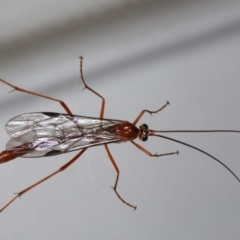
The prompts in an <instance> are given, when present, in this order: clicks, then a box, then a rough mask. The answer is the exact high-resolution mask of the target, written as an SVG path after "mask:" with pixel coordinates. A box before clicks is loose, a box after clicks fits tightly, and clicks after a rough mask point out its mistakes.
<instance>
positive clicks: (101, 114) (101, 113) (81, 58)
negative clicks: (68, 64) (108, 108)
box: [79, 57, 105, 118]
mask: <svg viewBox="0 0 240 240" xmlns="http://www.w3.org/2000/svg"><path fill="white" fill-rule="evenodd" d="M79 58H80V76H81V79H82V82H83V84H84V89H85V88H87V89H88V90H89V91H91V92H93V93H94V94H96V95H97V96H98V97H100V98H101V99H102V106H101V111H100V118H103V115H104V108H105V99H104V97H102V96H101V95H100V94H99V93H97V92H96V91H94V90H93V89H92V88H90V87H89V86H88V85H87V84H86V82H85V80H84V78H83V71H82V62H83V57H79Z"/></svg>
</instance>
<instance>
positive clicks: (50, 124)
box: [5, 112, 123, 157]
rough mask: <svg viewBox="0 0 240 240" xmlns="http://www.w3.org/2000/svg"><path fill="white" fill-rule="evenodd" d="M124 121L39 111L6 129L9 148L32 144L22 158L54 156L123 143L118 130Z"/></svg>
mask: <svg viewBox="0 0 240 240" xmlns="http://www.w3.org/2000/svg"><path fill="white" fill-rule="evenodd" d="M122 122H123V121H120V120H112V119H102V120H100V119H99V118H91V117H84V116H77V115H74V116H70V115H68V114H61V113H51V112H37V113H26V114H22V115H19V116H17V117H14V118H12V119H11V120H9V121H8V122H7V123H6V126H5V129H6V131H7V133H8V134H9V135H10V136H11V139H10V140H9V142H8V143H7V145H6V149H8V150H9V149H12V148H14V147H18V146H21V145H26V144H28V147H29V148H30V149H31V150H30V151H29V152H28V153H26V154H25V155H23V156H22V157H43V156H52V155H57V154H61V153H65V152H70V151H75V150H79V149H81V148H84V147H92V146H96V145H101V144H104V143H111V142H120V141H122V140H123V139H122V137H121V136H118V135H116V134H115V133H114V129H115V128H116V127H117V126H118V125H119V124H121V123H122Z"/></svg>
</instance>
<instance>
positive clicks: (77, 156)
mask: <svg viewBox="0 0 240 240" xmlns="http://www.w3.org/2000/svg"><path fill="white" fill-rule="evenodd" d="M86 150H87V148H84V149H83V150H82V151H81V152H79V153H78V154H77V155H76V156H74V157H73V158H72V159H71V160H70V161H69V162H67V163H66V164H64V165H63V166H62V167H60V168H59V169H58V170H57V171H55V172H53V173H51V174H49V175H48V176H47V177H45V178H43V179H41V180H40V181H38V182H36V183H34V184H33V185H31V186H30V187H28V188H25V189H23V190H22V191H20V192H19V193H17V195H16V196H15V197H14V198H13V199H12V200H10V201H9V202H8V203H7V204H6V205H5V206H4V207H2V208H1V209H0V212H2V211H3V210H4V209H6V208H7V207H8V206H9V205H10V204H11V203H12V202H13V201H15V200H16V199H17V198H18V197H21V196H22V195H23V194H25V193H26V192H28V191H29V190H31V189H32V188H34V187H36V186H37V185H40V184H41V183H43V182H45V181H46V180H48V179H49V178H51V177H53V176H54V175H56V174H57V173H60V172H62V171H64V170H65V169H66V168H67V167H69V166H70V165H71V164H72V163H74V162H75V161H76V160H77V159H78V158H79V157H80V156H81V155H82V154H83V153H84V152H85V151H86Z"/></svg>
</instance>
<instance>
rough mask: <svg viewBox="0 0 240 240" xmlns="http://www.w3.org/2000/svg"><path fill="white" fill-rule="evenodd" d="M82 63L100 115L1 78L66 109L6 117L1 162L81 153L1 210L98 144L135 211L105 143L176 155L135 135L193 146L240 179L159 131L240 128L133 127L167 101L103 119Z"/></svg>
mask: <svg viewBox="0 0 240 240" xmlns="http://www.w3.org/2000/svg"><path fill="white" fill-rule="evenodd" d="M82 62H83V57H80V76H81V80H82V82H83V84H84V87H85V88H86V89H88V90H90V91H91V92H93V93H94V94H96V95H97V96H98V97H100V98H101V99H102V106H101V111H100V116H99V118H93V117H85V116H78V115H73V114H72V112H71V111H70V109H69V108H68V106H67V105H66V104H65V103H64V102H63V101H61V100H59V99H55V98H52V97H49V96H45V95H42V94H39V93H35V92H31V91H28V90H25V89H22V88H19V87H16V86H14V85H12V84H10V83H8V82H6V81H5V80H3V79H0V81H1V82H2V83H5V84H7V85H8V86H10V87H12V88H13V91H14V90H16V91H20V92H24V93H28V94H31V95H35V96H38V97H42V98H46V99H49V100H52V101H56V102H59V103H60V104H61V106H62V107H63V108H64V110H65V111H66V112H67V113H66V114H63V113H54V112H33V113H26V114H22V115H19V116H16V117H14V118H12V119H11V120H9V121H8V122H7V123H6V126H5V129H6V131H7V133H8V134H9V135H10V136H11V138H10V140H9V141H8V143H7V145H6V150H4V151H3V152H1V153H0V163H5V162H8V161H10V160H13V159H15V158H17V157H31V158H35V157H47V156H54V155H58V154H62V153H67V152H71V151H76V150H80V152H78V153H77V154H76V155H75V156H74V157H73V158H72V159H71V160H70V161H68V162H67V163H66V164H65V165H63V166H62V167H60V168H59V169H58V170H57V171H55V172H53V173H51V174H49V175H48V176H46V177H45V178H43V179H41V180H40V181H38V182H36V183H34V184H33V185H31V186H29V187H27V188H25V189H23V190H22V191H20V192H18V193H17V194H16V196H15V197H14V198H12V199H11V200H10V201H9V202H8V203H7V204H6V205H5V206H3V207H2V208H1V209H0V212H2V211H3V210H4V209H5V208H7V207H8V206H9V205H10V204H11V203H12V202H13V201H15V200H16V199H17V198H18V197H20V196H22V195H23V194H25V193H26V192H28V191H29V190H31V189H32V188H34V187H36V186H37V185H39V184H41V183H43V182H45V181H46V180H48V179H49V178H51V177H53V176H54V175H56V174H57V173H59V172H62V171H64V170H65V169H66V168H67V167H69V166H70V165H71V164H72V163H74V162H75V161H76V160H77V159H78V158H79V157H80V156H81V155H82V154H83V153H84V152H85V151H86V150H87V149H88V148H89V147H94V146H98V145H104V147H105V149H106V151H107V154H108V157H109V159H110V161H111V163H112V165H113V167H114V169H115V171H116V173H117V176H116V180H115V184H114V186H113V190H114V192H115V193H116V195H117V197H118V198H119V199H120V200H121V201H122V202H123V203H124V204H126V205H128V206H129V207H131V208H133V209H134V210H136V208H137V207H136V206H134V205H132V204H130V203H128V202H126V201H125V200H124V199H123V198H122V197H121V196H120V194H119V193H118V191H117V184H118V180H119V174H120V171H119V168H118V166H117V164H116V162H115V160H114V158H113V156H112V154H111V152H110V150H109V148H108V144H109V143H121V142H127V141H130V142H131V143H132V144H133V145H134V146H136V147H137V148H138V149H140V150H141V151H143V152H144V153H146V154H147V155H149V156H150V157H162V156H167V155H174V154H178V151H175V152H170V153H164V154H152V153H150V152H149V151H148V150H147V149H145V148H143V147H142V146H140V145H139V144H137V143H136V142H135V141H134V140H135V139H136V138H139V139H140V140H141V141H147V139H148V137H149V136H156V137H161V138H164V139H167V140H170V141H174V142H177V143H180V144H182V145H185V146H187V147H190V148H193V149H195V150H197V151H199V152H202V153H203V154H205V155H207V156H209V157H211V158H212V159H214V160H215V161H217V162H218V163H220V164H221V165H222V166H224V167H225V168H226V169H227V170H228V171H229V172H230V173H231V174H232V175H233V176H234V177H235V178H236V179H237V180H238V181H239V182H240V179H239V178H238V177H237V176H236V174H235V173H234V172H233V171H232V170H231V169H229V168H228V167H227V166H226V165H225V164H224V163H223V162H221V161H220V160H218V159H217V158H215V157H214V156H212V155H210V154H209V153H207V152H205V151H203V150H201V149H199V148H197V147H195V146H192V145H190V144H187V143H184V142H181V141H178V140H176V139H173V138H169V137H166V136H163V135H160V134H159V133H172V132H190V133H193V132H194V133H199V132H208V133H209V132H235V133H240V131H236V130H171V131H157V130H152V129H149V128H148V125H147V124H142V125H140V127H139V128H138V127H136V124H137V123H138V122H139V120H140V119H141V118H142V116H143V114H144V113H145V112H147V113H149V114H153V113H158V112H160V111H161V110H162V109H164V108H165V107H166V106H167V105H169V102H166V104H165V105H164V106H163V107H161V108H160V109H158V110H157V111H149V110H142V111H141V112H140V114H139V115H138V116H137V118H136V119H135V120H134V122H133V123H130V122H127V121H123V120H115V119H106V118H104V107H105V99H104V98H103V97H102V96H101V95H100V94H99V93H97V92H96V91H94V90H93V89H92V88H90V87H89V86H88V85H87V84H86V82H85V80H84V78H83V72H82Z"/></svg>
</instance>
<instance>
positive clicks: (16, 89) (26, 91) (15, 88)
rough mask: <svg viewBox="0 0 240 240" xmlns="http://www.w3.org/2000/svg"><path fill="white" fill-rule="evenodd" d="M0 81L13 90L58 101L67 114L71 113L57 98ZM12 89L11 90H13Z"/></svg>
mask: <svg viewBox="0 0 240 240" xmlns="http://www.w3.org/2000/svg"><path fill="white" fill-rule="evenodd" d="M0 81H1V82H3V83H5V84H7V85H8V86H10V87H12V88H13V89H14V90H15V91H19V92H24V93H28V94H31V95H34V96H38V97H42V98H46V99H49V100H52V101H55V102H59V103H60V104H61V106H62V107H63V108H64V110H65V111H66V112H67V113H68V114H69V115H72V112H71V111H70V109H69V108H68V106H67V105H66V104H65V102H63V101H61V100H59V99H56V98H52V97H49V96H46V95H43V94H40V93H36V92H31V91H28V90H25V89H23V88H20V87H17V86H14V85H12V84H11V83H9V82H7V81H5V80H3V79H0ZM14 90H13V91H14Z"/></svg>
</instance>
